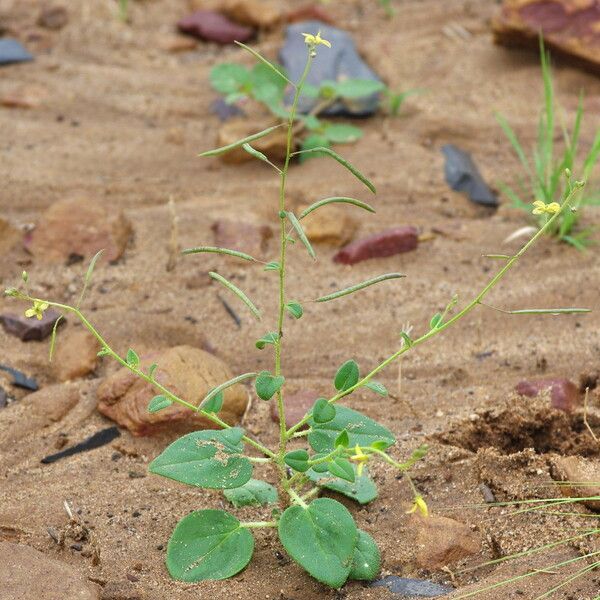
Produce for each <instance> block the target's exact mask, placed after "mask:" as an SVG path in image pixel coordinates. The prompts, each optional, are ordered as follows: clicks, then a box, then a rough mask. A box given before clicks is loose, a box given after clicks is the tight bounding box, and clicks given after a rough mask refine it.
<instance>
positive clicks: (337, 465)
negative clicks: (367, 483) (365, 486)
mask: <svg viewBox="0 0 600 600" xmlns="http://www.w3.org/2000/svg"><path fill="white" fill-rule="evenodd" d="M327 468H328V470H329V472H330V473H331V474H332V475H334V476H335V477H339V478H340V479H345V480H346V481H349V482H350V483H354V479H355V476H354V468H353V467H352V463H351V462H350V461H349V460H347V459H345V458H336V459H335V460H332V461H331V462H330V463H328V464H327Z"/></svg>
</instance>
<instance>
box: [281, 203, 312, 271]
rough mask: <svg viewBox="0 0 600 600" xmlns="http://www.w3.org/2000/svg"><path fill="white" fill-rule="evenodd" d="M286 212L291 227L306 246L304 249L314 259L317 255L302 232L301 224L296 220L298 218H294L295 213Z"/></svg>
mask: <svg viewBox="0 0 600 600" xmlns="http://www.w3.org/2000/svg"><path fill="white" fill-rule="evenodd" d="M286 214H287V218H288V219H289V221H290V223H291V224H292V227H293V228H294V229H295V230H296V233H297V234H298V237H299V238H300V241H301V242H302V243H303V244H304V246H305V247H306V250H307V251H308V253H309V254H310V256H311V257H312V258H313V259H315V260H316V258H317V255H316V254H315V251H314V250H313V247H312V246H311V245H310V242H309V241H308V238H307V237H306V234H305V233H304V229H302V225H300V221H298V219H297V218H296V215H295V214H294V213H293V212H291V211H288V212H287V213H286Z"/></svg>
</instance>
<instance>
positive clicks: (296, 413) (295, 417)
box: [271, 390, 319, 429]
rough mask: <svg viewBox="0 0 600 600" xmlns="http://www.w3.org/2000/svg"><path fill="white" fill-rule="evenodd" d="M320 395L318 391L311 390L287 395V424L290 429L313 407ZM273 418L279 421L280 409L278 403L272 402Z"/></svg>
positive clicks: (276, 421)
mask: <svg viewBox="0 0 600 600" xmlns="http://www.w3.org/2000/svg"><path fill="white" fill-rule="evenodd" d="M318 397H319V395H318V394H317V393H316V392H311V391H310V390H306V391H300V392H296V393H295V394H288V395H286V397H285V426H286V427H287V428H288V429H289V428H290V427H292V426H293V425H295V424H296V423H297V422H298V421H300V420H301V419H302V417H304V415H305V414H306V413H307V412H308V411H309V410H310V409H311V408H312V407H313V405H314V403H315V400H316V399H317V398H318ZM271 419H273V421H274V422H275V423H279V411H278V410H277V403H276V402H271Z"/></svg>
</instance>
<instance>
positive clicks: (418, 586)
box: [369, 575, 454, 598]
mask: <svg viewBox="0 0 600 600" xmlns="http://www.w3.org/2000/svg"><path fill="white" fill-rule="evenodd" d="M369 585H370V587H386V588H387V589H388V590H389V591H390V592H392V594H397V595H402V598H437V597H438V596H446V595H447V594H450V593H451V592H453V591H454V588H452V587H450V586H447V585H440V584H439V583H434V582H433V581H427V580H426V579H409V578H407V577H398V576H397V575H387V576H386V577H382V578H381V579H376V580H375V581H372V582H371V583H370V584H369Z"/></svg>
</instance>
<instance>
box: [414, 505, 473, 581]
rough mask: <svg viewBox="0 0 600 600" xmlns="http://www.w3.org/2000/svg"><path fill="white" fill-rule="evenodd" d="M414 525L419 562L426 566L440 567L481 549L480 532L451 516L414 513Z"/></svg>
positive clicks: (421, 565)
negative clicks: (478, 534)
mask: <svg viewBox="0 0 600 600" xmlns="http://www.w3.org/2000/svg"><path fill="white" fill-rule="evenodd" d="M411 528H412V530H413V534H414V539H415V545H416V550H417V552H416V560H417V564H418V566H419V567H421V568H422V569H428V570H435V569H439V568H441V567H444V566H447V565H450V564H452V563H455V562H456V561H458V560H461V559H463V558H467V557H468V556H471V555H473V554H477V553H478V552H479V551H480V550H481V541H480V539H479V536H477V534H476V533H474V532H473V531H472V530H471V529H470V528H469V527H468V526H467V525H465V524H464V523H461V522H459V521H456V520H454V519H450V518H448V517H434V516H429V517H422V516H420V515H414V516H413V518H412V519H411Z"/></svg>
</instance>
